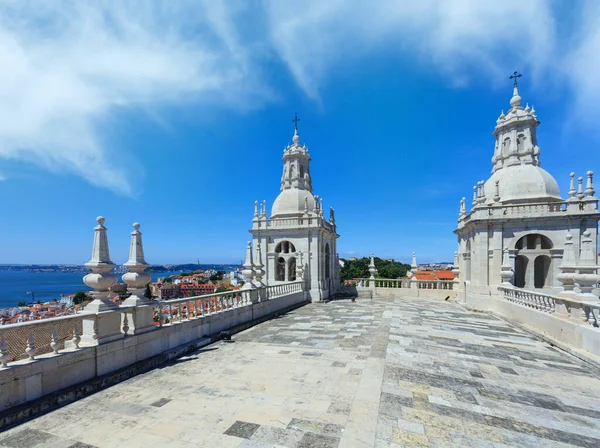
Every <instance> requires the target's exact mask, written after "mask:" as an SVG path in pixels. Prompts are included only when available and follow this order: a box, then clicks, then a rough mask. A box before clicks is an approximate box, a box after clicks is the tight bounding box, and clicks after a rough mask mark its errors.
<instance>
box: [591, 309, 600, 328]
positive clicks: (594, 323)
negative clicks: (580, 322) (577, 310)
mask: <svg viewBox="0 0 600 448" xmlns="http://www.w3.org/2000/svg"><path fill="white" fill-rule="evenodd" d="M598 314H599V310H598V308H596V307H594V306H591V307H590V319H592V322H589V321H588V322H589V323H590V325H591V326H592V327H598V318H599V317H600V316H599V315H598Z"/></svg>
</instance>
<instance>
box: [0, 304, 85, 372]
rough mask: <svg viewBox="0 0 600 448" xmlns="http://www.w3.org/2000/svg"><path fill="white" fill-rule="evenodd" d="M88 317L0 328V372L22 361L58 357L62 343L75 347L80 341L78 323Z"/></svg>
mask: <svg viewBox="0 0 600 448" xmlns="http://www.w3.org/2000/svg"><path fill="white" fill-rule="evenodd" d="M87 314H88V313H84V312H80V313H79V314H73V315H70V316H61V317H52V318H48V319H42V320H32V321H27V322H22V323H17V324H6V325H1V326H0V368H1V367H5V366H6V363H8V362H12V361H17V360H20V359H23V358H29V359H31V360H33V359H34V357H35V356H37V355H42V354H45V353H51V352H54V353H58V351H59V350H62V349H64V348H65V342H66V341H68V340H73V342H74V344H75V345H76V346H77V345H78V344H79V339H80V338H81V331H82V325H81V321H82V319H83V317H84V316H86V315H87Z"/></svg>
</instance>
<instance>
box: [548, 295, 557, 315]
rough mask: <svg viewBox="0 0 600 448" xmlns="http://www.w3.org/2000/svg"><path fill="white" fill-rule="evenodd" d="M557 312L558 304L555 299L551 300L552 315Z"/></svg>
mask: <svg viewBox="0 0 600 448" xmlns="http://www.w3.org/2000/svg"><path fill="white" fill-rule="evenodd" d="M554 311H556V302H555V301H554V299H553V298H551V299H550V311H549V312H550V313H554Z"/></svg>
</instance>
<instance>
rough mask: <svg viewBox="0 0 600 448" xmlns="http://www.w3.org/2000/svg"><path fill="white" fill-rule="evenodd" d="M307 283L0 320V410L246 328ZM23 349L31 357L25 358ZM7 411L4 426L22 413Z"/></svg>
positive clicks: (290, 300)
mask: <svg viewBox="0 0 600 448" xmlns="http://www.w3.org/2000/svg"><path fill="white" fill-rule="evenodd" d="M304 287H305V284H304V282H303V281H301V280H298V281H295V282H290V283H282V284H278V285H273V286H266V287H259V288H249V289H246V290H244V289H242V290H240V291H229V292H223V293H215V294H208V295H204V296H198V297H186V298H181V299H173V300H166V301H147V302H144V304H143V305H139V306H137V305H136V306H129V305H127V306H125V305H122V306H119V307H116V308H114V309H111V310H106V311H100V312H91V311H85V310H84V311H82V312H81V313H79V314H76V315H72V316H64V317H57V318H50V319H44V320H37V321H29V322H24V323H20V324H13V325H4V326H0V390H1V391H2V393H1V394H0V411H3V410H6V409H9V408H12V407H14V406H17V405H22V404H23V403H27V402H30V401H32V400H35V399H38V398H40V397H43V396H45V395H48V394H53V393H55V392H58V391H60V390H62V389H65V388H67V387H71V386H74V387H78V386H76V385H78V384H80V383H82V382H86V381H92V380H95V379H96V378H98V377H100V376H103V375H104V376H103V378H106V377H105V376H106V375H112V374H113V372H116V371H119V369H124V368H127V371H128V372H135V371H136V369H138V368H139V369H144V368H148V366H155V365H160V363H162V362H165V361H166V360H168V359H171V358H173V357H176V356H179V355H181V354H183V353H186V351H187V350H190V349H194V348H196V347H199V346H202V345H206V344H208V343H210V342H212V341H214V340H216V339H218V338H219V334H220V332H221V331H224V330H233V331H234V332H235V331H240V330H241V329H244V328H247V327H248V326H250V325H253V324H255V323H257V322H261V321H263V320H265V319H268V318H270V316H272V315H274V314H275V313H279V312H281V311H285V310H287V309H291V308H294V307H297V306H300V305H302V304H303V303H306V301H307V299H306V292H305V290H304ZM115 322H116V323H118V324H117V325H116V326H114V325H112V324H111V323H115ZM115 328H116V330H115ZM46 346H49V350H44V351H46V353H40V352H41V350H40V348H41V347H46ZM23 352H24V353H25V355H26V358H25V359H19V358H21V356H20V354H21V353H23ZM140 363H141V364H143V366H142V367H136V366H137V365H139V364H140ZM115 374H116V373H115ZM117 376H118V375H117ZM119 378H120V377H119ZM98 381H100V380H98ZM102 381H104V380H102ZM102 381H100V383H102ZM89 384H95V383H86V385H84V386H81V387H82V390H85V391H88V392H86V393H89V391H90V390H93V387H95V386H90V385H89ZM98 387H102V385H101V384H100V385H99V386H98ZM58 393H60V392H58ZM42 408H43V405H40V409H42ZM36 409H37V408H36ZM32 412H34V413H35V412H36V411H32ZM4 415H5V416H4V417H1V416H0V430H1V429H2V427H3V426H5V425H10V424H14V423H15V422H16V421H17V420H18V418H20V417H18V416H16V417H15V416H13V417H10V418H9V417H6V415H7V414H4ZM15 415H16V414H15ZM19 415H22V413H21V414H19ZM12 418H16V419H17V420H11V419H12Z"/></svg>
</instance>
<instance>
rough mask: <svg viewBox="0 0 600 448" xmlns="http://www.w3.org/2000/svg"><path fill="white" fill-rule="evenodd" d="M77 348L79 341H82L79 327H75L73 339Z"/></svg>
mask: <svg viewBox="0 0 600 448" xmlns="http://www.w3.org/2000/svg"><path fill="white" fill-rule="evenodd" d="M71 341H72V342H73V344H74V345H75V348H79V343H80V342H81V335H80V334H79V329H78V328H77V327H75V328H73V339H71Z"/></svg>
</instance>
